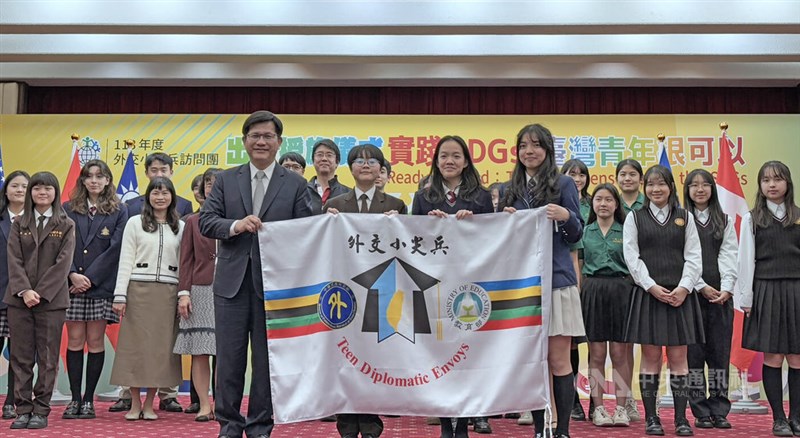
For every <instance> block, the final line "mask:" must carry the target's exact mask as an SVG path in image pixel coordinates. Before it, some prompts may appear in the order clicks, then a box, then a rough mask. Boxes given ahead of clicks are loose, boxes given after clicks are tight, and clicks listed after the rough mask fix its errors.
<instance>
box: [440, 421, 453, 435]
mask: <svg viewBox="0 0 800 438" xmlns="http://www.w3.org/2000/svg"><path fill="white" fill-rule="evenodd" d="M439 424H441V425H442V436H452V435H453V419H452V418H450V417H439Z"/></svg>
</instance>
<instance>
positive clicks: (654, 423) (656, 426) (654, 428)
mask: <svg viewBox="0 0 800 438" xmlns="http://www.w3.org/2000/svg"><path fill="white" fill-rule="evenodd" d="M644 433H645V435H658V436H662V435H664V428H663V427H662V426H661V419H659V418H658V416H657V415H654V416H652V417H647V424H646V426H645V428H644Z"/></svg>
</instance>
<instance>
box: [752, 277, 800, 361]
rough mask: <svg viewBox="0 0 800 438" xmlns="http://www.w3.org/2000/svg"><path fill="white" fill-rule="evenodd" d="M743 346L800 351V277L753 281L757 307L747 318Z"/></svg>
mask: <svg viewBox="0 0 800 438" xmlns="http://www.w3.org/2000/svg"><path fill="white" fill-rule="evenodd" d="M742 347H744V348H747V349H748V350H755V351H763V352H764V353H780V354H800V279H784V280H761V279H755V280H754V281H753V307H752V308H751V309H750V316H749V317H747V318H745V319H744V332H743V334H742Z"/></svg>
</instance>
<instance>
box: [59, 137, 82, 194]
mask: <svg viewBox="0 0 800 438" xmlns="http://www.w3.org/2000/svg"><path fill="white" fill-rule="evenodd" d="M80 175H81V159H80V158H79V157H78V149H77V148H73V151H72V161H71V162H70V165H69V172H68V173H67V179H66V180H65V181H64V191H63V192H62V193H61V202H67V201H69V195H70V194H71V193H72V190H73V189H74V188H75V185H77V184H78V177H79V176H80Z"/></svg>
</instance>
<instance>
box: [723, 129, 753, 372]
mask: <svg viewBox="0 0 800 438" xmlns="http://www.w3.org/2000/svg"><path fill="white" fill-rule="evenodd" d="M734 147H735V146H734V144H733V142H732V141H731V139H730V138H728V134H727V132H726V131H722V138H721V139H720V144H719V167H718V168H717V194H718V195H719V203H720V206H721V207H722V211H723V212H725V214H727V215H729V216H730V217H732V218H734V219H735V220H736V235H737V236H739V235H740V234H741V230H740V229H739V228H740V227H741V224H742V218H743V217H744V215H745V213H747V212H748V211H749V210H750V209H749V207H748V206H747V200H746V199H745V197H744V192H743V191H742V185H741V184H740V183H739V176H738V175H737V174H736V169H734V167H733V157H732V156H731V151H732V150H733V148H734ZM733 305H734V312H733V313H734V315H733V339H732V340H731V363H732V364H733V365H734V366H736V368H739V369H740V370H743V369H749V368H750V364H751V363H752V362H753V358H754V357H755V355H756V352H754V351H750V350H746V349H744V348H742V327H743V326H744V313H743V312H742V309H741V307H739V303H738V302H737V301H736V300H734V302H733Z"/></svg>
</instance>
